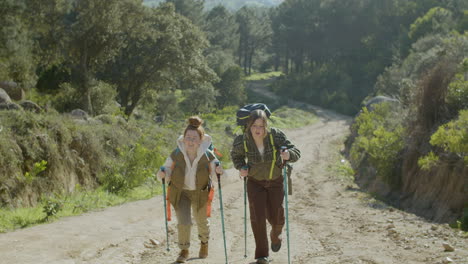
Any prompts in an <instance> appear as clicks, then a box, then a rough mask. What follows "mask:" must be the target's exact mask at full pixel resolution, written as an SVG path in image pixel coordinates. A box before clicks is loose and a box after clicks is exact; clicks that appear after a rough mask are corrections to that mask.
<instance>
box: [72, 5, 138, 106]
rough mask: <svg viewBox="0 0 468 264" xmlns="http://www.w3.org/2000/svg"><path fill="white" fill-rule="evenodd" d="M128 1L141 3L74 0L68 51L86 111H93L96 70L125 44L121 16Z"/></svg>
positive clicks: (74, 78) (73, 79)
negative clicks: (93, 84) (93, 85)
mask: <svg viewBox="0 0 468 264" xmlns="http://www.w3.org/2000/svg"><path fill="white" fill-rule="evenodd" d="M127 3H134V4H138V3H140V4H141V1H138V0H107V1H101V0H80V1H75V2H73V10H72V13H71V14H70V17H69V26H68V36H69V42H68V43H67V44H68V54H67V57H66V59H67V60H68V61H69V62H70V63H71V65H72V66H71V69H72V82H74V83H75V84H77V86H78V87H79V90H80V93H81V94H82V95H83V98H82V100H83V101H82V105H83V108H84V110H85V111H87V112H88V113H90V114H93V109H92V101H91V100H92V98H91V86H92V82H93V79H94V78H95V74H96V72H97V70H98V69H99V68H101V67H102V66H103V65H104V64H105V63H106V62H108V61H109V60H111V59H112V58H114V56H116V54H117V53H118V52H119V50H120V49H121V48H122V47H123V46H124V44H125V43H124V39H123V38H122V35H123V34H122V33H123V28H124V23H123V20H122V17H124V14H125V12H126V10H125V9H124V8H123V7H124V6H125V4H127Z"/></svg>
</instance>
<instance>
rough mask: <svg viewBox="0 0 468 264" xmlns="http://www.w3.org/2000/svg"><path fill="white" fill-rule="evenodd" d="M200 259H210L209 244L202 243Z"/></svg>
mask: <svg viewBox="0 0 468 264" xmlns="http://www.w3.org/2000/svg"><path fill="white" fill-rule="evenodd" d="M198 257H199V258H202V259H204V258H207V257H208V242H206V243H203V242H201V243H200V253H198Z"/></svg>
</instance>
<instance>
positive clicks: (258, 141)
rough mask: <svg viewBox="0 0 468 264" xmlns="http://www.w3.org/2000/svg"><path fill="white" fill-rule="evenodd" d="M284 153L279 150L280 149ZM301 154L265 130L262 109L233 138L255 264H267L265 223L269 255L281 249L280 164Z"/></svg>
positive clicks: (274, 132)
mask: <svg viewBox="0 0 468 264" xmlns="http://www.w3.org/2000/svg"><path fill="white" fill-rule="evenodd" d="M283 146H284V147H286V149H287V151H284V152H282V151H280V148H281V147H283ZM300 156H301V152H300V151H299V149H297V148H296V147H295V146H294V144H293V143H291V141H289V140H288V139H287V138H286V135H285V134H284V133H283V132H282V131H281V130H279V129H276V128H271V129H270V128H268V120H267V115H266V113H265V112H264V111H263V110H254V111H252V112H251V113H250V117H249V119H248V122H247V126H246V129H245V131H244V134H243V135H239V136H237V137H236V138H235V139H234V142H233V147H232V150H231V158H232V162H233V163H234V167H235V168H236V169H238V170H239V171H240V176H241V177H247V179H248V180H247V194H248V199H249V208H250V224H251V226H252V231H253V233H254V237H255V246H256V247H255V259H256V260H257V263H259V264H264V263H268V262H269V249H268V237H267V226H266V221H267V220H268V222H269V223H270V225H271V232H270V239H271V249H272V251H273V252H277V251H279V249H280V248H281V240H282V239H281V233H282V230H283V226H284V223H285V218H284V208H283V198H284V187H283V175H282V170H281V168H282V166H283V165H284V164H283V161H288V162H295V161H297V160H298V159H299V158H300Z"/></svg>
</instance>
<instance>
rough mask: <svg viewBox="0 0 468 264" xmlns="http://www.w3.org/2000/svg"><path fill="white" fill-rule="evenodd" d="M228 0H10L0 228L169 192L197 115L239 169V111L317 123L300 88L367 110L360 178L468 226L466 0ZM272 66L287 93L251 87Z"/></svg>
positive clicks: (2, 74)
mask: <svg viewBox="0 0 468 264" xmlns="http://www.w3.org/2000/svg"><path fill="white" fill-rule="evenodd" d="M220 3H221V2H220V1H218V2H216V1H201V0H167V1H141V0H108V1H100V0H81V1H74V0H41V1H38V0H0V25H1V28H0V40H1V41H0V81H1V88H3V91H5V92H2V90H0V93H1V97H0V98H2V99H0V100H1V101H0V108H1V109H3V110H5V111H0V205H1V207H2V209H1V211H0V216H1V218H0V231H3V232H5V231H8V230H12V229H15V228H20V227H26V226H29V225H33V224H37V223H42V222H45V221H49V220H50V219H52V218H53V217H55V216H62V215H70V214H79V213H82V212H85V211H88V210H91V209H94V208H96V207H104V206H109V205H113V204H118V203H121V202H124V201H128V200H132V199H140V198H142V197H150V196H153V195H155V194H156V193H157V192H156V191H155V189H156V188H155V186H157V185H158V183H156V182H155V181H154V178H153V176H154V172H155V171H156V170H157V169H158V166H159V165H160V164H162V161H163V159H164V158H165V157H166V156H167V155H168V153H170V151H171V148H173V142H174V141H175V139H176V137H177V135H178V132H175V131H181V129H182V127H183V126H184V119H185V118H186V117H187V116H189V115H193V114H199V115H201V116H202V118H204V119H205V121H206V123H205V125H206V127H207V131H208V132H209V133H210V134H212V135H213V136H214V139H215V143H216V146H217V148H218V149H219V150H220V151H221V153H223V154H224V156H223V158H222V159H223V161H225V163H226V164H227V165H228V164H229V161H228V156H229V155H228V152H229V146H230V142H231V141H230V140H231V139H232V136H233V135H234V133H235V130H236V127H235V119H234V113H235V111H236V109H237V108H238V107H239V106H242V105H244V104H246V103H248V102H256V101H257V102H258V101H263V102H265V103H267V104H268V105H269V106H270V107H271V108H272V109H273V110H276V111H275V112H276V116H277V117H278V118H277V122H278V123H277V125H278V126H279V127H281V126H284V127H292V126H300V125H304V123H305V122H309V120H313V117H312V114H310V113H308V112H306V111H304V110H300V109H291V108H279V107H280V106H282V105H287V104H288V102H289V101H290V99H294V100H298V101H302V102H306V103H310V104H314V105H318V106H322V107H325V108H329V109H333V110H335V111H337V112H340V113H342V114H347V115H356V114H358V113H359V115H358V117H357V118H356V122H355V123H354V124H353V126H352V127H351V136H350V137H349V138H348V140H347V141H346V149H345V150H344V154H345V155H346V157H347V158H348V159H349V161H350V166H351V167H350V170H351V171H352V173H351V174H352V175H353V176H355V177H356V181H357V182H361V184H362V186H363V188H365V189H367V190H368V191H370V192H375V193H376V195H378V196H379V197H380V198H382V199H385V200H387V201H388V202H390V203H393V204H395V206H398V207H401V208H405V209H407V210H413V211H415V212H416V213H418V214H420V215H423V216H425V217H427V218H429V219H432V220H435V221H447V222H451V223H453V224H454V226H455V227H457V228H462V229H465V230H466V229H468V180H467V178H468V156H467V153H468V110H467V109H468V58H467V54H468V33H467V30H468V3H467V2H466V1H463V0H444V1H438V0H382V1H372V0H349V1H338V0H286V1H222V4H223V5H220ZM245 4H249V5H245ZM259 73H269V74H270V76H274V78H273V80H272V81H271V86H270V88H271V91H273V92H275V93H277V94H279V95H280V96H281V97H282V98H284V100H283V101H281V102H274V101H269V100H268V99H267V98H265V97H262V95H261V94H256V93H254V92H252V91H250V90H248V89H246V86H247V85H249V84H251V83H252V82H255V81H256V79H257V78H259V76H261V75H259ZM6 94H8V95H6ZM376 95H385V96H388V97H390V98H394V99H397V100H398V104H396V105H394V104H383V105H381V106H379V107H376V108H375V109H373V111H368V110H367V108H362V106H363V104H364V103H365V102H366V101H367V100H368V99H369V98H371V97H374V96H376ZM278 108H279V109H278ZM23 109H25V110H23ZM303 116H306V117H310V118H306V119H304V118H297V117H303ZM226 139H228V140H226Z"/></svg>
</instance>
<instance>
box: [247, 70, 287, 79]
mask: <svg viewBox="0 0 468 264" xmlns="http://www.w3.org/2000/svg"><path fill="white" fill-rule="evenodd" d="M282 74H283V73H282V72H280V71H274V72H262V73H252V74H251V75H249V76H246V77H245V80H246V81H260V80H268V79H271V78H275V77H280V76H281V75H282Z"/></svg>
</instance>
